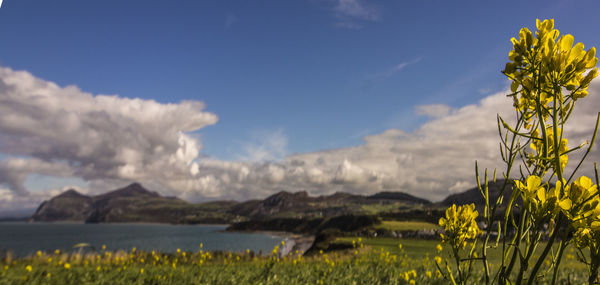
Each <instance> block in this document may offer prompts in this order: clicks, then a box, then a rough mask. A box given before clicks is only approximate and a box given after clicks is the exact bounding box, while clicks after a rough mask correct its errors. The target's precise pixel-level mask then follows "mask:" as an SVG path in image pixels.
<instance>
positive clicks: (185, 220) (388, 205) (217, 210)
mask: <svg viewBox="0 0 600 285" xmlns="http://www.w3.org/2000/svg"><path fill="white" fill-rule="evenodd" d="M428 205H431V202H430V201H428V200H425V199H422V198H418V197H415V196H412V195H409V194H406V193H402V192H381V193H377V194H375V195H371V196H362V195H354V194H348V193H341V192H338V193H335V194H332V195H326V196H317V197H311V196H309V195H308V193H307V192H304V191H302V192H295V193H290V192H285V191H281V192H279V193H276V194H273V195H271V196H269V197H267V198H265V199H263V200H249V201H245V202H236V201H214V202H205V203H196V204H194V203H189V202H186V201H184V200H181V199H179V198H176V197H163V196H161V195H159V194H158V193H156V192H152V191H149V190H147V189H145V188H144V187H143V186H142V185H140V184H139V183H133V184H130V185H128V186H126V187H123V188H120V189H117V190H114V191H110V192H108V193H105V194H101V195H96V196H87V195H84V194H81V193H79V192H77V191H75V190H73V189H71V190H67V191H65V192H63V193H61V194H60V195H57V196H55V197H53V198H51V199H50V200H48V201H44V202H42V204H40V206H39V207H38V209H37V210H36V211H35V213H34V214H33V215H32V216H31V218H30V221H39V222H66V221H68V222H86V223H124V222H153V223H174V224H198V223H223V224H224V223H232V222H238V221H245V220H250V219H252V220H261V219H269V218H314V217H329V216H340V215H351V214H377V213H379V212H382V211H390V210H394V209H396V208H413V207H426V206H428Z"/></svg>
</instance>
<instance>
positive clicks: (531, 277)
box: [527, 217, 562, 285]
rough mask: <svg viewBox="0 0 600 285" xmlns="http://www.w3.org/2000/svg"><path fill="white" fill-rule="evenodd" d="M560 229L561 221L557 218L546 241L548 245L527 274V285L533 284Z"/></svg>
mask: <svg viewBox="0 0 600 285" xmlns="http://www.w3.org/2000/svg"><path fill="white" fill-rule="evenodd" d="M561 227H562V219H561V217H559V218H558V221H557V222H556V225H555V226H554V231H553V232H552V235H551V236H550V239H549V240H548V243H547V244H546V247H545V248H544V251H542V254H541V255H540V257H539V258H538V260H537V262H536V263H535V265H534V266H533V269H532V270H531V273H530V274H529V279H528V280H527V284H528V285H531V284H533V280H534V279H535V276H536V275H537V272H538V271H539V270H540V267H542V263H543V262H544V259H546V256H547V255H548V253H549V252H550V249H551V248H552V244H554V240H555V239H556V236H558V232H559V231H560V228H561Z"/></svg>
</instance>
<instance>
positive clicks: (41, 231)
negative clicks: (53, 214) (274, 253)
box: [0, 222, 283, 256]
mask: <svg viewBox="0 0 600 285" xmlns="http://www.w3.org/2000/svg"><path fill="white" fill-rule="evenodd" d="M225 228H226V226H220V225H218V226H215V225H202V226H199V225H193V226H192V225H164V224H52V223H31V224H30V223H17V222H14V223H13V222H10V223H0V251H6V250H10V251H11V252H13V253H14V254H15V255H18V256H25V255H30V254H33V253H34V252H36V251H37V250H42V251H54V250H55V249H60V250H62V251H70V250H73V249H72V248H73V245H75V244H78V243H82V242H84V243H89V244H91V245H93V246H95V247H96V248H97V249H100V247H101V246H102V245H103V244H104V245H106V247H107V250H119V249H123V250H130V249H131V248H133V247H136V248H137V249H138V250H146V251H151V250H156V251H162V252H175V251H176V250H177V249H178V248H179V249H181V250H185V251H198V249H199V245H200V243H202V244H203V245H204V247H203V250H230V251H244V250H246V249H250V250H254V251H255V252H258V251H261V250H262V251H263V252H269V251H271V250H272V249H273V247H274V246H275V245H277V244H278V243H280V242H281V241H282V240H283V238H281V237H276V236H271V235H266V234H248V233H230V232H223V230H225Z"/></svg>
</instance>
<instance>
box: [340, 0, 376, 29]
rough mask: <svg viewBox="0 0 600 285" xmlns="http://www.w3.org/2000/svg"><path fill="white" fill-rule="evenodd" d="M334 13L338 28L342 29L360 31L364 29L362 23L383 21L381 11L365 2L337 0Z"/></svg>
mask: <svg viewBox="0 0 600 285" xmlns="http://www.w3.org/2000/svg"><path fill="white" fill-rule="evenodd" d="M333 12H334V15H335V17H336V19H337V22H336V26H338V27H342V28H351V29H358V28H361V27H362V25H361V22H364V21H378V20H379V19H381V13H380V11H379V9H377V8H376V7H374V6H372V5H369V4H367V3H366V1H363V0H335V4H334V7H333Z"/></svg>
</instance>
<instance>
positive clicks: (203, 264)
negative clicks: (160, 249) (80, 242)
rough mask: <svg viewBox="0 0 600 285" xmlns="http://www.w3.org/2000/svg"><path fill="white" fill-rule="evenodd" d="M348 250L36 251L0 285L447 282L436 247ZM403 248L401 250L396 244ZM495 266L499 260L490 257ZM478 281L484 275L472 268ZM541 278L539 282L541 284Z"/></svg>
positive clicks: (1, 266)
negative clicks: (313, 252)
mask: <svg viewBox="0 0 600 285" xmlns="http://www.w3.org/2000/svg"><path fill="white" fill-rule="evenodd" d="M340 240H342V241H346V242H350V243H351V242H352V241H353V240H354V242H355V243H354V244H355V248H354V249H351V250H349V251H345V252H330V253H318V254H316V255H314V256H307V257H303V256H300V255H297V254H296V255H291V256H286V257H283V258H280V257H278V256H277V250H278V249H277V248H276V249H274V252H273V253H274V254H272V255H268V256H257V255H255V254H253V253H252V252H243V253H228V252H203V251H198V252H178V253H175V254H163V253H157V252H139V251H136V250H135V249H132V250H131V251H128V252H125V251H116V252H111V251H104V250H101V251H99V252H95V251H88V252H76V253H63V252H38V253H37V254H36V255H34V256H30V257H26V258H20V259H12V258H11V257H10V255H8V256H5V257H4V258H0V284H286V285H292V284H448V281H447V280H444V279H443V278H441V277H440V275H439V274H437V272H436V267H435V264H434V262H433V259H434V256H437V255H438V254H439V255H442V256H444V255H446V254H447V253H446V252H442V253H438V252H437V251H436V249H435V247H436V245H437V244H438V241H428V240H414V239H413V240H411V239H405V240H399V239H394V238H363V239H360V240H359V239H358V238H356V239H352V238H341V239H340ZM399 244H402V246H401V247H400V246H398V245H399ZM492 262H493V263H495V264H497V262H498V259H495V258H492ZM564 264H565V267H564V268H563V269H562V270H561V274H560V280H561V282H563V283H564V284H581V283H583V281H584V280H585V277H586V276H585V275H586V271H585V270H582V269H581V268H582V267H577V266H578V264H577V262H576V261H575V260H574V257H573V256H572V255H571V253H566V259H565V261H564ZM474 275H475V276H474V279H473V281H474V283H478V282H477V281H476V280H477V279H478V278H481V270H479V271H477V270H474ZM543 281H544V280H541V281H540V282H541V283H543Z"/></svg>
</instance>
